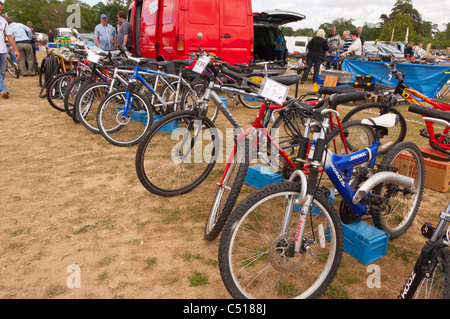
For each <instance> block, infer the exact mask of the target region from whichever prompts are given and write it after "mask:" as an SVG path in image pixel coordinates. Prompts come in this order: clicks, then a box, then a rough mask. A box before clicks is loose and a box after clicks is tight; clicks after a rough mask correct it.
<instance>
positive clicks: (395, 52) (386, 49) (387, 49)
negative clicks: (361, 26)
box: [364, 41, 405, 59]
mask: <svg viewBox="0 0 450 319" xmlns="http://www.w3.org/2000/svg"><path fill="white" fill-rule="evenodd" d="M366 44H372V45H373V46H375V47H376V48H379V49H380V50H381V51H383V53H386V54H388V55H389V54H390V55H392V56H393V57H395V58H399V59H402V58H404V57H405V55H404V53H403V52H401V51H400V50H399V49H397V48H396V47H394V46H392V45H389V44H386V43H383V42H379V41H366V42H364V47H365V46H366Z"/></svg>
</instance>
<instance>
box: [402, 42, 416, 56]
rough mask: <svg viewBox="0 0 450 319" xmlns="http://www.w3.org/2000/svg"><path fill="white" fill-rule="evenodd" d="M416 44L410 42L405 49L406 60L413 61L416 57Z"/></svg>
mask: <svg viewBox="0 0 450 319" xmlns="http://www.w3.org/2000/svg"><path fill="white" fill-rule="evenodd" d="M413 46H414V42H409V43H408V45H407V46H406V48H405V52H404V53H405V58H407V59H411V58H412V57H413V56H414V51H413Z"/></svg>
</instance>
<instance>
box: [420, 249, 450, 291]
mask: <svg viewBox="0 0 450 319" xmlns="http://www.w3.org/2000/svg"><path fill="white" fill-rule="evenodd" d="M413 299H450V249H449V248H443V249H442V251H441V253H440V254H439V256H438V264H437V266H436V268H435V269H434V271H433V273H432V274H431V276H430V277H425V276H424V277H423V278H422V280H421V281H420V283H419V285H418V286H417V289H416V292H415V294H414V296H413Z"/></svg>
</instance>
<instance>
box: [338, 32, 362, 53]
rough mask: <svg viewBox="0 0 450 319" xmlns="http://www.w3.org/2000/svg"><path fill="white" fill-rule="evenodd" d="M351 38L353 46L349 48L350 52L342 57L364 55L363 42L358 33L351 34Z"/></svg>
mask: <svg viewBox="0 0 450 319" xmlns="http://www.w3.org/2000/svg"><path fill="white" fill-rule="evenodd" d="M350 36H351V37H352V40H353V42H352V44H351V45H350V47H349V48H348V50H347V51H346V52H344V53H342V54H341V55H344V56H346V55H361V54H362V45H361V40H360V39H359V37H358V31H356V30H355V31H352V32H350Z"/></svg>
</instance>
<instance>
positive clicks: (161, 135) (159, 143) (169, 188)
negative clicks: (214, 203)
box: [135, 62, 298, 197]
mask: <svg viewBox="0 0 450 319" xmlns="http://www.w3.org/2000/svg"><path fill="white" fill-rule="evenodd" d="M208 63H209V62H208ZM208 63H206V64H205V65H207V64H208ZM205 68H206V67H205ZM211 69H212V70H214V72H215V74H216V73H217V72H218V70H217V69H216V68H211ZM284 81H285V82H284V84H285V85H289V84H294V83H296V82H297V81H298V77H294V78H293V77H286V78H284ZM289 81H290V82H289ZM216 91H221V92H224V93H227V94H236V95H238V94H239V95H243V96H249V97H252V98H257V99H262V100H264V99H265V97H264V96H262V95H259V94H256V93H252V92H246V91H245V88H242V87H240V86H236V85H233V84H225V85H218V84H216V83H215V76H210V81H209V83H208V87H207V89H206V91H205V94H204V96H203V97H202V99H201V100H200V101H198V102H197V104H196V108H197V109H196V110H193V111H191V110H186V111H179V112H174V113H171V114H169V115H166V116H165V117H164V118H163V119H160V120H159V121H157V122H155V124H154V125H153V126H152V128H151V129H150V130H149V132H148V133H147V134H146V135H145V136H144V138H143V139H142V141H141V143H140V144H139V147H138V150H137V152H136V162H135V166H136V172H137V175H138V177H139V180H140V182H141V184H142V185H143V186H144V187H145V188H146V189H147V190H149V191H150V192H152V193H154V194H156V195H159V196H169V197H170V196H177V195H182V194H186V193H188V192H190V191H191V190H193V189H194V188H195V187H197V186H198V185H200V184H201V183H202V182H203V181H204V180H205V179H206V177H207V176H208V175H209V173H210V172H211V170H212V169H213V167H214V165H215V163H216V160H217V157H218V156H219V152H220V151H221V150H222V149H221V148H219V147H218V145H219V144H218V143H219V141H218V140H217V130H216V129H215V126H214V124H213V123H212V121H210V120H209V118H208V117H207V116H206V113H207V110H208V107H209V101H212V102H213V103H214V104H215V105H216V106H217V107H218V108H219V110H220V111H221V112H222V113H223V114H224V116H225V118H226V119H227V120H228V122H229V123H231V125H232V126H233V128H234V129H235V130H236V131H237V132H238V135H240V134H241V133H242V132H243V131H244V130H243V129H242V127H241V126H240V125H239V123H238V122H237V121H236V119H235V118H234V117H233V115H232V114H231V113H230V111H229V110H228V109H227V107H226V106H225V104H224V103H223V102H222V101H221V99H220V97H219V95H218V94H217V93H216ZM291 100H292V102H295V100H294V99H291ZM266 105H269V104H268V103H266ZM275 109H276V107H271V108H269V107H268V108H267V110H268V112H269V113H270V114H269V115H268V116H266V121H265V123H264V126H265V127H267V126H268V123H269V120H270V119H271V116H272V112H273V111H274V110H275ZM290 112H295V109H291V108H286V109H280V110H278V113H279V114H280V116H281V115H282V114H285V113H290ZM284 119H285V121H289V119H290V117H289V116H285V117H284ZM291 124H292V125H291V126H292V130H294V131H296V130H298V128H296V127H295V123H291ZM165 127H172V128H178V129H177V130H176V131H174V133H172V134H167V133H166V132H165V131H164V130H163V128H165ZM202 132H206V136H204V138H203V140H206V139H208V140H211V141H212V143H210V144H211V145H202V143H201V140H202V138H201V136H202ZM178 138H181V141H178ZM197 141H199V142H197ZM290 142H291V139H289V140H288V143H290ZM189 143H190V145H189ZM283 143H285V141H283ZM280 144H281V143H280ZM196 145H198V146H196ZM203 146H205V147H203ZM282 147H283V148H284V146H282ZM286 147H290V145H287V146H286ZM196 148H197V151H196V152H195V153H196V154H197V155H196V156H198V158H193V157H192V156H193V155H192V153H193V152H191V150H195V149H196ZM177 152H178V154H177ZM194 155H195V154H194ZM194 157H195V156H194ZM174 158H175V159H176V161H175V160H174ZM156 159H157V160H156ZM189 160H191V162H189ZM283 160H284V159H283ZM286 161H287V162H288V161H291V165H292V160H290V159H289V160H286ZM161 170H164V171H166V170H167V171H170V172H171V173H172V175H171V176H172V177H171V178H167V176H165V175H163V176H161V177H159V176H157V175H158V172H159V171H161ZM174 174H175V175H177V176H173V175H174Z"/></svg>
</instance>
